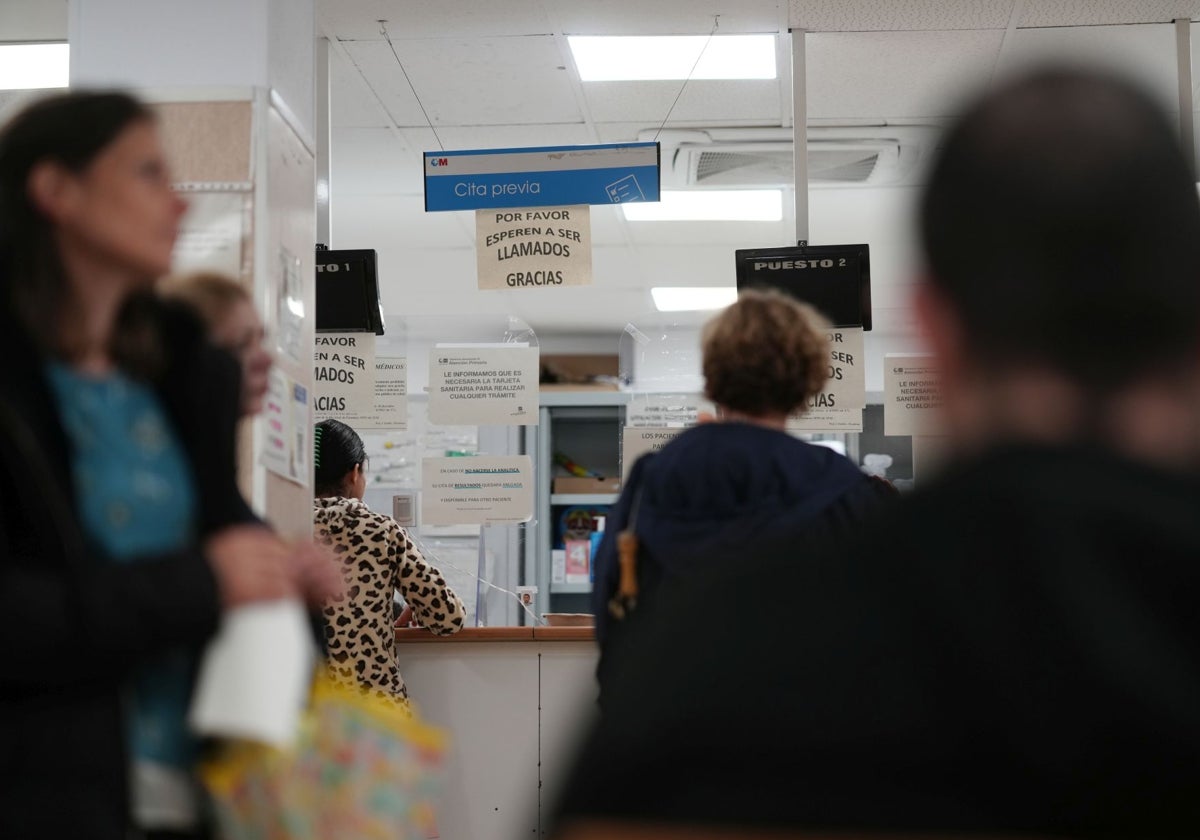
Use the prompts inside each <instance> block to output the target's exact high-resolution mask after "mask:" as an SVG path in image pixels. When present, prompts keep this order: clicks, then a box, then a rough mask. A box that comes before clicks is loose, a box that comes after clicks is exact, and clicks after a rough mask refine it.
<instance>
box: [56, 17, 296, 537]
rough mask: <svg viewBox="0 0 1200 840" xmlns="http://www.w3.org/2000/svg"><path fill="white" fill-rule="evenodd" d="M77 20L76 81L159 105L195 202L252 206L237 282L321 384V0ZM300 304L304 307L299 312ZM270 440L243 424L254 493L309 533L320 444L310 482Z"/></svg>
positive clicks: (279, 523)
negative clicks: (277, 466) (317, 259)
mask: <svg viewBox="0 0 1200 840" xmlns="http://www.w3.org/2000/svg"><path fill="white" fill-rule="evenodd" d="M68 22H69V38H70V44H71V86H72V87H76V88H79V87H120V88H126V89H130V90H133V91H134V92H135V93H139V94H140V95H142V96H143V97H144V98H145V99H146V100H147V101H148V102H151V103H153V104H155V105H156V106H157V107H158V108H159V113H160V115H161V118H162V120H161V125H162V134H163V139H164V144H165V145H166V147H167V154H168V158H169V160H170V162H171V166H172V172H173V175H174V176H175V178H176V180H177V182H179V187H180V189H183V190H187V191H189V192H190V194H191V195H192V196H193V204H194V205H195V206H199V205H200V203H201V201H202V200H203V201H205V202H206V203H208V204H209V205H213V204H216V205H218V206H221V207H222V208H223V212H224V213H225V215H226V216H228V215H229V211H228V207H227V206H226V205H233V206H234V207H235V208H239V207H240V215H241V217H242V219H243V227H242V228H241V252H240V266H241V268H240V270H239V271H238V274H239V279H240V280H241V281H242V282H243V283H244V284H245V285H246V287H247V289H248V290H250V291H251V292H252V294H253V297H254V300H255V303H256V305H257V307H258V310H259V314H260V316H261V317H262V319H263V322H264V324H265V325H266V327H267V332H268V334H269V335H270V336H271V339H272V342H273V344H274V346H273V349H275V350H276V367H277V369H278V370H279V371H281V372H282V373H283V374H284V375H285V376H286V377H288V379H290V380H291V382H294V383H296V384H297V385H300V386H303V389H307V393H309V394H311V393H312V357H313V344H314V340H313V336H314V324H315V293H314V287H315V268H314V266H313V262H314V258H313V254H314V245H315V243H316V201H315V183H314V181H315V164H314V155H315V151H316V149H315V144H314V142H313V137H314V134H315V131H314V129H315V111H316V109H315V102H316V100H315V95H314V94H315V90H316V85H315V80H314V56H315V54H316V37H315V30H316V12H315V7H314V0H203V2H195V0H188V2H183V0H71V3H70V11H69V21H68ZM205 194H211V195H205ZM233 212H234V214H235V217H236V214H238V213H239V211H238V210H237V209H235V210H234V211H233ZM186 222H187V220H186V219H185V223H186ZM195 224H197V225H201V226H202V225H203V224H206V222H202V221H196V222H195ZM219 225H223V227H218V228H217V229H220V230H224V231H227V230H228V227H227V222H221V223H219ZM223 235H228V234H227V233H226V234H223ZM238 264H239V262H238V261H236V260H235V261H234V262H233V265H234V266H236V265H238ZM224 270H226V271H230V272H232V271H234V270H235V269H234V268H233V267H227V268H225V269H224ZM297 301H300V305H299V306H298V307H297V305H296V304H297ZM289 303H290V304H291V306H289V305H288V304H289ZM297 308H298V309H301V310H303V316H302V317H298V318H297V317H293V316H294V315H295V313H296V310H297ZM281 326H282V327H284V328H283V329H281ZM303 389H293V388H291V386H290V385H287V386H285V387H283V388H282V390H283V391H286V392H287V393H288V394H289V395H295V394H299V393H303ZM311 408H312V407H311V401H309V405H308V407H307V409H305V410H303V411H301V412H300V413H301V414H303V413H307V417H301V418H299V422H303V423H304V424H305V425H307V426H308V427H309V431H310V433H311V423H312V414H311ZM289 410H290V403H289ZM292 416H296V415H295V414H293V415H292ZM279 437H280V436H279V435H277V436H276V438H275V439H276V440H278V439H279ZM264 440H265V438H264V434H263V421H262V420H258V421H257V422H255V423H254V424H250V425H248V426H247V427H246V428H245V429H244V430H243V434H242V435H241V445H240V447H239V460H240V476H239V478H240V483H241V486H242V490H243V492H244V493H245V494H246V496H247V497H248V498H249V499H250V500H251V502H252V504H253V506H254V508H255V510H256V511H257V512H259V513H260V514H263V515H265V516H267V517H268V518H269V519H270V520H271V521H272V522H273V524H274V525H275V526H276V527H277V528H278V529H279V530H280V531H281V532H282V533H284V534H287V535H290V536H302V535H305V534H311V533H312V472H311V462H312V458H311V453H305V454H306V455H307V456H309V457H305V458H304V460H303V461H302V462H301V461H293V463H304V464H306V465H307V467H308V470H309V472H308V474H307V476H306V478H307V482H306V483H305V484H298V483H295V482H289V481H287V480H286V479H284V478H282V477H280V476H279V475H277V474H275V473H273V472H268V471H267V469H266V468H265V467H264V466H263V464H262V459H261V457H260V456H261V454H262V452H263V451H264Z"/></svg>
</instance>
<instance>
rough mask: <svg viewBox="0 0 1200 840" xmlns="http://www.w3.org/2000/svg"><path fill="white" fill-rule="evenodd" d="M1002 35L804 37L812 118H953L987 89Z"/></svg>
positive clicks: (965, 32) (995, 32)
mask: <svg viewBox="0 0 1200 840" xmlns="http://www.w3.org/2000/svg"><path fill="white" fill-rule="evenodd" d="M1003 35H1004V33H1003V31H1000V30H986V31H968V30H957V31H942V32H841V33H836V32H830V33H818V34H812V35H809V36H808V47H807V52H808V116H809V118H810V119H839V118H841V119H855V118H885V119H886V118H909V119H919V118H925V117H937V116H944V115H947V114H953V113H955V109H956V108H957V107H958V105H959V102H960V101H961V98H962V96H963V94H964V93H966V92H968V91H970V90H972V89H974V88H975V87H978V86H980V85H983V84H985V83H986V82H987V81H988V80H989V79H990V78H991V74H992V70H993V68H994V66H995V63H996V57H997V55H998V54H999V51H1000V43H1001V40H1002V39H1003Z"/></svg>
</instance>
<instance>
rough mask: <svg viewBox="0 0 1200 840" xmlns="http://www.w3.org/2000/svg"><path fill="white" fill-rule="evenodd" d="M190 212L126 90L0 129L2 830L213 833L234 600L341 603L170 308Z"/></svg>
mask: <svg viewBox="0 0 1200 840" xmlns="http://www.w3.org/2000/svg"><path fill="white" fill-rule="evenodd" d="M183 211H184V202H183V201H182V200H181V199H180V198H179V197H178V196H177V195H176V194H175V193H174V192H173V191H172V190H171V187H170V181H169V178H168V173H167V167H166V163H165V161H164V158H163V151H162V147H161V144H160V142H159V137H158V130H157V127H156V123H155V119H154V116H153V114H152V112H151V111H149V110H148V109H147V108H146V106H144V105H142V104H141V103H139V102H138V101H137V100H135V99H133V98H131V97H129V96H127V95H124V94H121V93H102V92H72V93H67V94H64V95H58V96H54V97H51V98H47V99H43V100H41V101H39V102H37V103H35V104H34V105H32V106H30V107H28V108H26V109H25V110H24V111H22V112H21V113H19V114H18V115H17V116H16V117H14V118H13V119H12V120H11V122H9V123H8V125H7V126H6V127H5V128H4V129H3V131H2V132H0V353H2V354H3V357H4V358H5V359H7V360H9V361H8V363H7V364H5V365H4V366H2V367H0V611H2V612H3V614H4V617H5V621H6V623H7V626H8V627H9V628H10V631H11V632H12V633H13V634H15V635H13V636H12V638H11V639H10V643H9V644H8V645H7V661H6V667H5V668H4V671H3V674H2V675H0V778H3V779H4V783H3V784H2V785H0V836H3V837H22V838H51V837H54V838H58V837H79V836H87V837H89V838H104V839H105V840H108V838H111V840H125V839H126V838H128V837H129V836H130V830H131V828H132V829H136V830H138V831H139V832H140V833H141V835H142V836H145V837H156V836H163V837H167V836H170V837H198V836H202V823H203V820H202V819H201V814H200V810H199V808H198V803H197V797H196V796H195V793H194V786H193V783H192V777H191V773H190V771H191V767H192V763H193V761H194V759H195V754H196V749H195V748H196V745H195V742H194V740H193V739H192V737H191V736H190V734H189V732H188V730H187V728H186V725H185V714H186V709H187V705H188V702H189V699H190V691H191V680H192V675H193V668H194V665H195V662H196V659H197V656H198V654H199V651H200V648H201V646H202V645H203V644H204V643H205V642H206V640H207V639H208V638H209V637H210V636H211V635H212V634H213V633H214V632H215V630H216V628H217V624H218V621H219V619H220V616H221V612H222V610H224V609H228V608H230V607H234V606H238V605H241V604H246V603H249V602H254V601H261V600H271V599H277V598H284V597H290V596H293V595H296V594H300V591H301V589H302V588H304V587H306V586H308V587H310V588H311V592H310V594H312V595H313V596H314V597H319V596H324V594H325V592H327V591H328V590H329V589H330V586H329V585H328V584H326V583H324V582H322V581H321V580H320V576H319V575H308V574H301V573H300V569H299V568H298V566H297V562H296V560H295V555H293V554H292V553H291V550H290V549H289V548H288V547H287V546H285V545H284V544H283V543H282V542H281V541H280V540H279V539H278V538H276V537H275V536H273V535H272V534H271V533H270V532H269V531H267V530H266V529H264V528H263V527H262V526H261V524H260V523H259V522H258V521H257V520H256V519H255V518H254V516H253V515H252V514H251V512H250V510H249V508H248V507H247V506H246V503H245V501H244V500H243V499H242V497H241V496H240V494H239V493H238V489H237V485H236V482H235V478H234V474H235V450H234V427H235V423H236V420H237V416H238V404H239V398H238V395H239V375H238V366H237V364H236V362H235V361H234V360H233V359H231V358H230V357H229V356H227V355H226V354H224V353H222V352H220V351H218V350H216V349H214V348H212V347H210V346H209V345H208V344H207V343H206V342H205V341H204V330H203V327H202V326H201V325H200V323H199V322H198V321H197V320H196V319H195V318H194V317H193V316H191V315H190V314H189V313H188V312H187V311H185V310H182V309H180V308H178V307H176V306H171V305H167V304H164V303H163V302H161V301H159V300H158V299H157V298H156V297H155V296H154V295H153V294H151V291H152V286H153V283H154V281H155V280H156V279H157V278H158V277H160V276H161V275H163V274H165V273H166V272H167V271H168V269H169V268H170V263H171V253H172V250H173V246H174V243H175V237H176V234H177V232H178V227H179V219H180V216H181V215H182V213H183ZM301 554H303V552H301ZM305 571H306V572H307V571H311V570H305Z"/></svg>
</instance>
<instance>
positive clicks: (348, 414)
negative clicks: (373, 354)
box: [318, 356, 408, 432]
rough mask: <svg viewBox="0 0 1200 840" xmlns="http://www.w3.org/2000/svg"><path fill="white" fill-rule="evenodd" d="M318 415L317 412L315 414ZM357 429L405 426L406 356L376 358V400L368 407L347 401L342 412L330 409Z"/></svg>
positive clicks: (394, 429) (406, 408)
mask: <svg viewBox="0 0 1200 840" xmlns="http://www.w3.org/2000/svg"><path fill="white" fill-rule="evenodd" d="M320 416H321V415H320V414H318V417H320ZM325 416H329V417H336V418H337V419H339V420H342V421H343V422H345V423H349V424H350V425H351V426H353V427H354V428H356V429H386V430H387V431H401V432H402V431H405V430H407V429H408V359H406V358H405V357H404V356H379V357H378V358H376V359H375V401H374V404H373V405H372V406H370V407H368V406H358V405H355V404H352V403H351V404H347V406H346V411H345V412H342V413H336V412H331V413H329V414H328V415H325Z"/></svg>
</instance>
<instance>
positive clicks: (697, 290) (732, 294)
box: [650, 286, 737, 312]
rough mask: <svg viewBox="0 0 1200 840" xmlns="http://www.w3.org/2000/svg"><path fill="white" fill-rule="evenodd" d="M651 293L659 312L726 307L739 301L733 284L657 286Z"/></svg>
mask: <svg viewBox="0 0 1200 840" xmlns="http://www.w3.org/2000/svg"><path fill="white" fill-rule="evenodd" d="M650 295H651V297H653V298H654V305H655V306H656V307H658V311H659V312H686V311H693V310H697V309H724V308H725V307H726V306H729V305H730V304H731V303H734V302H736V301H737V289H736V288H734V287H733V286H724V287H721V286H655V287H654V288H652V289H651V290H650Z"/></svg>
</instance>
